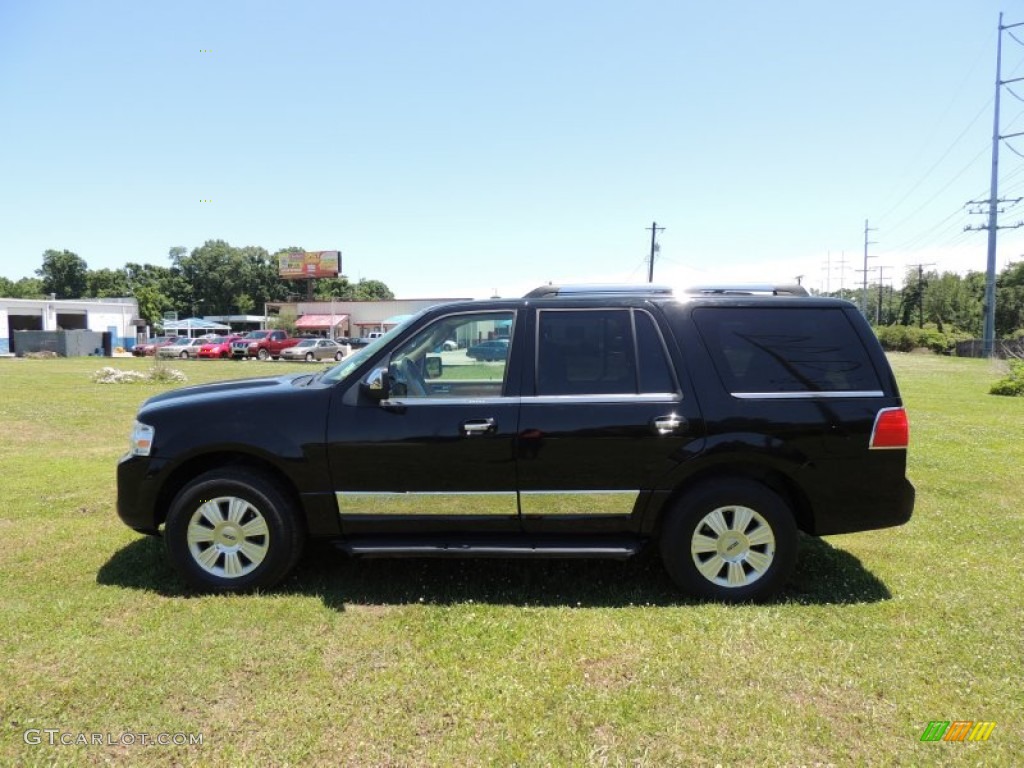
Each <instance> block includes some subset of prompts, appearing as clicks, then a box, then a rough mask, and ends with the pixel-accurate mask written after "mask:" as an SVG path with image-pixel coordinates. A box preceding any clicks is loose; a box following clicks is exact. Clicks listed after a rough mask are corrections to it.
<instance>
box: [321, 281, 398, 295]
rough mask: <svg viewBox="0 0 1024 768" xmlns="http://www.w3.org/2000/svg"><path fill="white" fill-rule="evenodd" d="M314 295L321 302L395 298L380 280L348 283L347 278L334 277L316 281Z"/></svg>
mask: <svg viewBox="0 0 1024 768" xmlns="http://www.w3.org/2000/svg"><path fill="white" fill-rule="evenodd" d="M314 293H315V295H316V297H317V299H319V300H321V301H325V300H329V299H341V300H343V301H388V300H390V299H393V298H395V294H393V293H392V292H391V289H390V288H388V287H387V285H386V284H384V283H383V282H381V281H380V280H366V279H361V280H360V281H359V282H358V283H354V284H353V283H350V282H349V280H348V278H347V277H336V278H330V279H321V280H317V281H316V287H315V289H314Z"/></svg>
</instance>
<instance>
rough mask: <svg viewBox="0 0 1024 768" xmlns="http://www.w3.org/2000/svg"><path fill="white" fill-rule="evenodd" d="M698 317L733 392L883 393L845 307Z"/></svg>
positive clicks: (714, 312) (739, 310)
mask: <svg viewBox="0 0 1024 768" xmlns="http://www.w3.org/2000/svg"><path fill="white" fill-rule="evenodd" d="M693 319H694V322H695V323H696V325H697V329H698V331H699V332H700V335H701V337H702V338H703V339H704V343H705V345H706V346H707V349H708V352H709V353H710V354H711V359H712V360H713V362H714V365H715V369H716V370H717V372H718V375H719V377H720V378H721V380H722V383H723V384H724V385H725V388H726V390H728V391H729V392H731V393H733V394H741V393H747V394H752V393H764V394H772V393H779V392H794V393H800V392H877V391H879V390H881V384H880V383H879V381H878V375H877V374H876V372H875V369H874V367H873V366H872V365H871V361H870V359H869V358H868V354H867V350H866V349H865V348H864V345H863V344H862V343H861V341H860V337H859V336H858V335H857V332H856V331H855V330H854V328H853V326H852V325H851V324H850V321H849V319H848V318H847V317H846V314H845V313H844V312H843V311H842V310H841V309H828V308H821V309H801V308H788V307H779V308H772V309H769V308H765V307H721V308H718V307H702V308H699V309H695V310H694V312H693Z"/></svg>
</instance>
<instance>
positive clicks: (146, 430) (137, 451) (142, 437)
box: [128, 421, 156, 456]
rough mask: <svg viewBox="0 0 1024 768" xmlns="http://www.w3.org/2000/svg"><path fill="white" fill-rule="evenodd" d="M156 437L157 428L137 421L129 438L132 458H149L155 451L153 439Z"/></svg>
mask: <svg viewBox="0 0 1024 768" xmlns="http://www.w3.org/2000/svg"><path fill="white" fill-rule="evenodd" d="M154 437H156V428H155V427H151V426H149V424H143V423H142V422H141V421H136V422H135V425H134V426H133V427H132V434H131V437H130V438H128V450H129V451H130V452H131V454H132V456H149V452H150V451H152V450H153V438H154Z"/></svg>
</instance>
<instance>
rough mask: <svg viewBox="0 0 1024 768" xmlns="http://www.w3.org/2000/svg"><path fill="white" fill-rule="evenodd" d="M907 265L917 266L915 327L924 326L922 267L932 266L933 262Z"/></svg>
mask: <svg viewBox="0 0 1024 768" xmlns="http://www.w3.org/2000/svg"><path fill="white" fill-rule="evenodd" d="M907 266H908V267H917V327H918V328H924V268H925V267H934V266H935V262H934V261H929V262H928V263H927V264H908V265H907Z"/></svg>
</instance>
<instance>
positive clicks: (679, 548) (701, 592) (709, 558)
mask: <svg viewBox="0 0 1024 768" xmlns="http://www.w3.org/2000/svg"><path fill="white" fill-rule="evenodd" d="M712 524H714V525H715V526H717V529H718V530H717V531H716V530H715V528H713V527H712ZM798 536H799V534H798V532H797V527H796V521H795V520H794V517H793V512H792V510H791V509H790V508H789V505H788V504H787V503H786V502H785V501H784V500H783V499H782V497H781V496H779V495H778V494H777V493H775V492H774V491H772V490H770V489H769V488H767V487H766V486H764V485H762V484H761V483H758V482H755V481H753V480H749V479H746V478H722V479H720V480H716V481H714V482H709V483H707V484H704V485H701V486H699V487H697V488H694V489H693V490H692V491H689V492H688V493H686V495H684V496H683V497H682V498H680V499H679V500H678V501H677V502H676V504H675V506H674V507H673V509H672V510H671V511H670V512H669V513H668V518H667V519H666V520H665V524H664V525H663V527H662V532H661V541H660V545H661V558H662V562H663V563H664V564H665V569H666V570H667V571H668V573H669V575H670V576H671V577H672V580H673V581H674V582H675V583H676V584H677V585H678V586H679V587H681V588H682V589H683V590H685V591H686V592H688V593H690V594H691V595H695V596H697V597H701V598H705V599H709V600H716V601H721V602H729V603H733V602H745V601H760V600H765V599H767V598H769V597H771V596H772V595H773V594H775V593H776V592H777V591H778V590H779V589H781V588H782V586H783V585H784V584H785V583H786V579H787V578H789V575H790V574H791V573H792V572H793V567H794V566H795V565H796V555H797V546H798ZM700 566H703V570H702V568H701V567H700ZM730 582H731V583H730Z"/></svg>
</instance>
